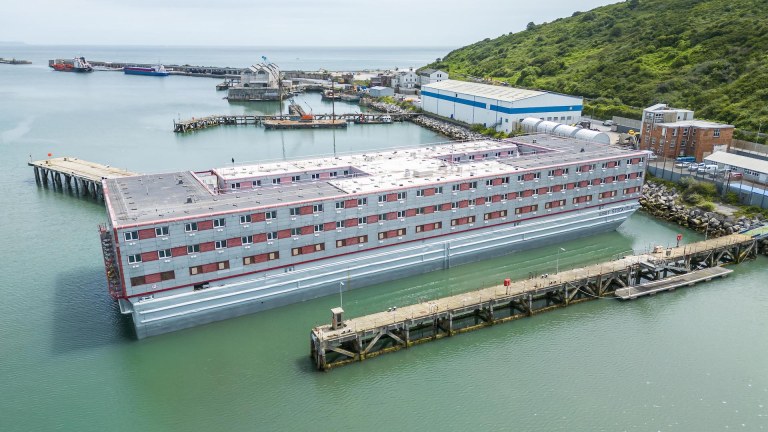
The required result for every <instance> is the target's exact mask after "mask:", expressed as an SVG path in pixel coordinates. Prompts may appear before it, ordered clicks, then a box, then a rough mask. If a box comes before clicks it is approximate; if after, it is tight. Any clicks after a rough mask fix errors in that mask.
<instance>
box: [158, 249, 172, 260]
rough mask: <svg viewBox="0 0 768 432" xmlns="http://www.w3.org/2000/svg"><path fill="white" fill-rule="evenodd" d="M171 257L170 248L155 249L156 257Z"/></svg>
mask: <svg viewBox="0 0 768 432" xmlns="http://www.w3.org/2000/svg"><path fill="white" fill-rule="evenodd" d="M170 257H171V250H170V249H161V250H159V251H157V258H159V259H163V258H170Z"/></svg>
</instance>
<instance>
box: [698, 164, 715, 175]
mask: <svg viewBox="0 0 768 432" xmlns="http://www.w3.org/2000/svg"><path fill="white" fill-rule="evenodd" d="M696 172H698V173H699V174H714V173H716V172H717V165H706V164H701V165H699V169H698V170H697V171H696Z"/></svg>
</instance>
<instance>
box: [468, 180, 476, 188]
mask: <svg viewBox="0 0 768 432" xmlns="http://www.w3.org/2000/svg"><path fill="white" fill-rule="evenodd" d="M469 188H470V189H477V182H476V181H473V182H469Z"/></svg>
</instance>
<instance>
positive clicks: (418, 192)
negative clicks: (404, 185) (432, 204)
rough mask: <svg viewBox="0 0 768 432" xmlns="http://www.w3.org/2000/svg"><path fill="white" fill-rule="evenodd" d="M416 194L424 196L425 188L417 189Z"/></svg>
mask: <svg viewBox="0 0 768 432" xmlns="http://www.w3.org/2000/svg"><path fill="white" fill-rule="evenodd" d="M416 196H417V197H422V196H424V190H423V189H419V190H417V191H416Z"/></svg>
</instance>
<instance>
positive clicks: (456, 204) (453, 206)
mask: <svg viewBox="0 0 768 432" xmlns="http://www.w3.org/2000/svg"><path fill="white" fill-rule="evenodd" d="M457 208H459V203H458V202H456V201H454V202H452V203H451V209H457Z"/></svg>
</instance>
